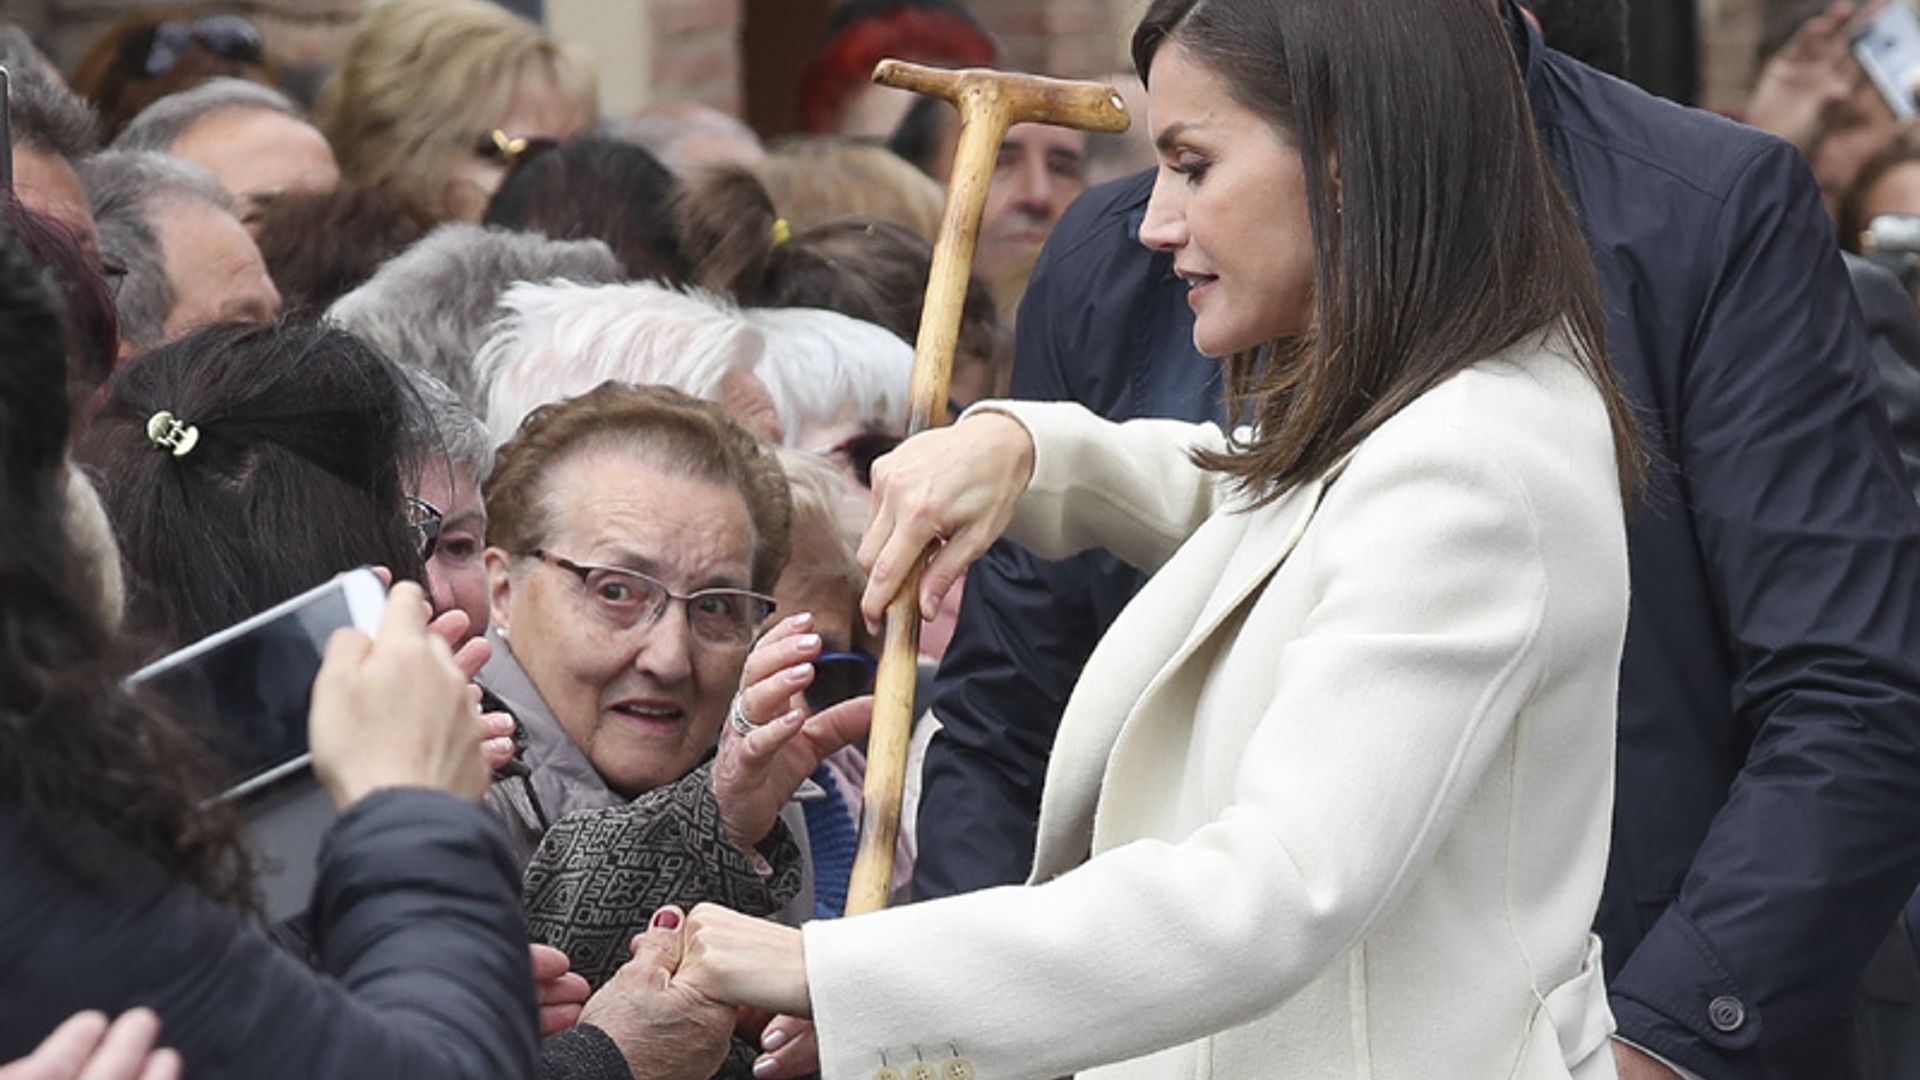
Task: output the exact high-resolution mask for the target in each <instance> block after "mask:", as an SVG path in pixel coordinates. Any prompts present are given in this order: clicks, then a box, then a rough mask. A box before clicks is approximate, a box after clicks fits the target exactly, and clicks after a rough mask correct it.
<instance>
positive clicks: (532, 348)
mask: <svg viewBox="0 0 1920 1080" xmlns="http://www.w3.org/2000/svg"><path fill="white" fill-rule="evenodd" d="M500 308H501V312H502V317H501V320H500V322H499V323H498V324H497V325H496V326H495V328H494V333H493V336H492V337H490V338H488V339H487V343H486V344H485V345H483V346H481V348H480V352H479V353H478V354H477V355H476V356H475V357H474V360H473V366H474V375H475V378H476V380H477V382H478V384H479V386H480V387H481V390H482V393H483V394H484V396H485V400H486V417H487V428H488V430H490V431H491V432H492V433H493V438H494V441H495V443H496V444H497V443H501V442H505V441H506V440H507V439H509V438H511V437H512V435H513V433H514V432H515V431H516V430H518V428H519V427H520V422H521V421H522V420H523V419H525V418H526V416H527V414H529V413H531V412H532V411H533V410H535V409H537V408H539V407H540V406H542V405H545V404H548V403H550V402H555V401H562V400H565V399H567V398H570V397H574V396H576V395H579V394H583V393H585V392H587V391H588V390H591V389H593V388H594V387H596V386H599V385H600V384H601V383H604V382H608V381H612V382H622V383H629V384H632V385H635V386H670V387H672V388H674V389H675V390H678V391H680V392H681V393H684V394H691V395H692V396H694V397H697V398H701V399H703V400H706V401H713V402H717V403H719V404H720V405H721V406H722V407H724V408H725V409H726V410H727V412H728V413H729V414H730V415H731V416H732V417H733V419H734V420H735V421H736V422H738V423H739V424H740V425H741V426H742V427H745V428H746V429H747V430H748V431H750V432H752V433H753V434H754V435H755V436H756V437H758V438H760V439H761V440H763V441H765V442H769V443H774V444H778V443H779V442H780V441H781V439H782V436H783V432H782V429H781V424H780V416H779V413H778V411H777V409H776V408H775V406H774V402H773V399H772V398H771V397H769V396H768V393H767V387H766V384H765V383H763V382H761V381H760V379H759V378H758V377H757V375H756V374H755V369H756V368H757V367H758V366H759V364H760V359H761V355H762V353H763V352H764V351H765V335H764V333H763V332H762V331H761V329H760V328H759V327H757V326H755V325H754V324H753V323H752V322H751V321H749V320H748V319H747V318H746V317H745V316H744V315H743V314H742V313H741V311H740V309H739V308H737V307H735V306H733V305H732V304H729V303H727V302H726V301H724V300H721V299H719V298H717V297H715V296H713V295H711V294H709V293H705V292H701V291H699V290H692V291H689V292H680V291H677V290H675V289H670V288H667V287H666V286H664V285H657V284H654V283H652V282H637V283H634V284H630V285H600V286H584V285H573V284H567V283H563V282H554V283H550V284H545V285H541V284H534V283H531V282H526V283H522V284H519V285H515V286H514V287H513V288H511V289H508V290H507V293H506V295H505V296H504V297H503V298H502V299H501V301H500Z"/></svg>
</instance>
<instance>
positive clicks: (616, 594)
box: [533, 548, 773, 649]
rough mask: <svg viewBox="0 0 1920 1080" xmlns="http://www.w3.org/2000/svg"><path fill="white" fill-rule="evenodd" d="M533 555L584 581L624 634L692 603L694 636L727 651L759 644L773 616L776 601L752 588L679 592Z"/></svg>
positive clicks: (541, 552)
mask: <svg viewBox="0 0 1920 1080" xmlns="http://www.w3.org/2000/svg"><path fill="white" fill-rule="evenodd" d="M533 557H534V558H536V559H539V560H540V561H541V562H544V563H546V564H547V565H549V566H554V567H558V568H559V569H561V570H565V571H566V572H567V573H569V574H572V575H573V576H574V577H576V578H578V579H580V586H581V588H582V590H584V592H585V593H586V598H587V601H588V602H589V603H590V604H591V605H592V607H593V609H594V611H595V612H596V613H597V614H599V615H600V617H601V618H603V619H605V620H606V621H607V622H608V623H609V624H610V625H611V626H613V627H614V628H615V629H618V630H638V629H644V628H645V627H649V626H652V625H653V624H654V623H656V622H659V621H660V616H662V615H664V614H666V611H667V605H668V604H670V603H672V602H673V601H675V600H678V601H680V602H681V603H683V604H685V605H687V625H688V626H689V627H691V628H692V630H693V636H694V637H695V638H696V639H697V640H699V641H701V642H703V643H705V644H708V645H712V646H716V647H719V648H723V649H745V648H747V647H748V646H750V645H752V644H753V639H754V638H755V636H757V635H758V634H759V632H760V624H761V623H764V622H766V621H767V616H768V615H771V614H773V597H771V596H763V595H761V594H760V593H757V592H749V591H748V590H746V589H698V590H695V591H694V592H690V593H677V592H674V591H673V590H672V589H670V588H668V587H667V585H666V583H665V582H663V581H661V580H660V579H659V578H656V577H652V576H649V575H647V574H643V573H641V572H640V571H638V570H629V569H627V568H626V567H624V566H583V565H581V564H580V563H577V562H574V561H573V560H571V559H565V558H561V557H560V556H558V555H555V554H554V553H552V552H550V551H547V550H545V549H542V548H536V549H534V552H533Z"/></svg>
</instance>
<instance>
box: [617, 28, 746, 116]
mask: <svg viewBox="0 0 1920 1080" xmlns="http://www.w3.org/2000/svg"><path fill="white" fill-rule="evenodd" d="M602 2H608V3H634V2H636V0H602ZM741 17H742V13H741V0H653V54H654V55H653V57H652V62H653V71H652V79H651V85H652V98H651V101H650V102H649V103H650V104H656V105H658V104H664V103H666V102H673V101H693V102H699V103H700V104H702V105H711V106H713V107H714V108H717V109H724V110H726V111H728V112H731V113H738V112H740V110H741V107H742V105H743V104H744V102H745V93H744V89H743V87H742V85H741V79H740V29H741ZM583 44H585V45H586V46H587V47H588V48H589V49H591V48H592V47H593V46H592V43H591V42H586V43H583ZM596 58H597V59H598V60H599V61H600V63H601V64H603V65H605V64H619V63H626V62H628V58H625V57H620V56H598V55H596Z"/></svg>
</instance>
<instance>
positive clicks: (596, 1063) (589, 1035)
mask: <svg viewBox="0 0 1920 1080" xmlns="http://www.w3.org/2000/svg"><path fill="white" fill-rule="evenodd" d="M540 1080H633V1070H632V1069H630V1068H628V1067H627V1059H626V1056H625V1055H623V1054H621V1053H620V1047H619V1046H617V1045H615V1044H614V1041H613V1037H612V1036H611V1035H608V1034H607V1033H606V1032H604V1031H601V1030H600V1029H599V1028H597V1027H594V1026H593V1025H592V1024H576V1025H575V1026H573V1027H570V1028H568V1029H567V1030H565V1031H562V1032H560V1033H559V1034H558V1035H553V1036H550V1037H548V1038H546V1039H542V1040H541V1041H540Z"/></svg>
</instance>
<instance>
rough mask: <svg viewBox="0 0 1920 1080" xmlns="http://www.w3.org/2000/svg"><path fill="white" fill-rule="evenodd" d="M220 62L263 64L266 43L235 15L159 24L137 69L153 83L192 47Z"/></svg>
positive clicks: (248, 23) (257, 31)
mask: <svg viewBox="0 0 1920 1080" xmlns="http://www.w3.org/2000/svg"><path fill="white" fill-rule="evenodd" d="M196 44H197V45H199V46H200V47H201V48H203V49H205V50H207V51H208V52H210V53H212V54H213V55H215V56H217V57H219V58H220V59H222V60H230V61H232V62H234V63H237V64H259V63H264V62H265V60H266V54H267V49H266V42H265V41H264V40H262V39H261V37H260V30H259V28H258V27H256V26H254V25H253V24H252V23H250V22H248V21H247V20H246V19H243V18H241V17H240V16H238V15H209V16H207V17H206V18H204V19H195V20H193V21H192V22H163V23H161V24H160V25H158V26H156V27H154V28H153V43H152V44H151V45H149V46H147V57H146V60H145V62H144V63H143V64H142V65H141V70H143V71H145V72H146V74H147V78H149V79H157V78H159V77H160V76H162V75H165V74H166V73H167V72H169V71H172V70H173V69H174V66H175V65H176V64H178V63H180V58H181V57H183V56H185V55H186V54H187V52H188V50H190V49H192V48H193V47H194V46H195V45H196Z"/></svg>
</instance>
